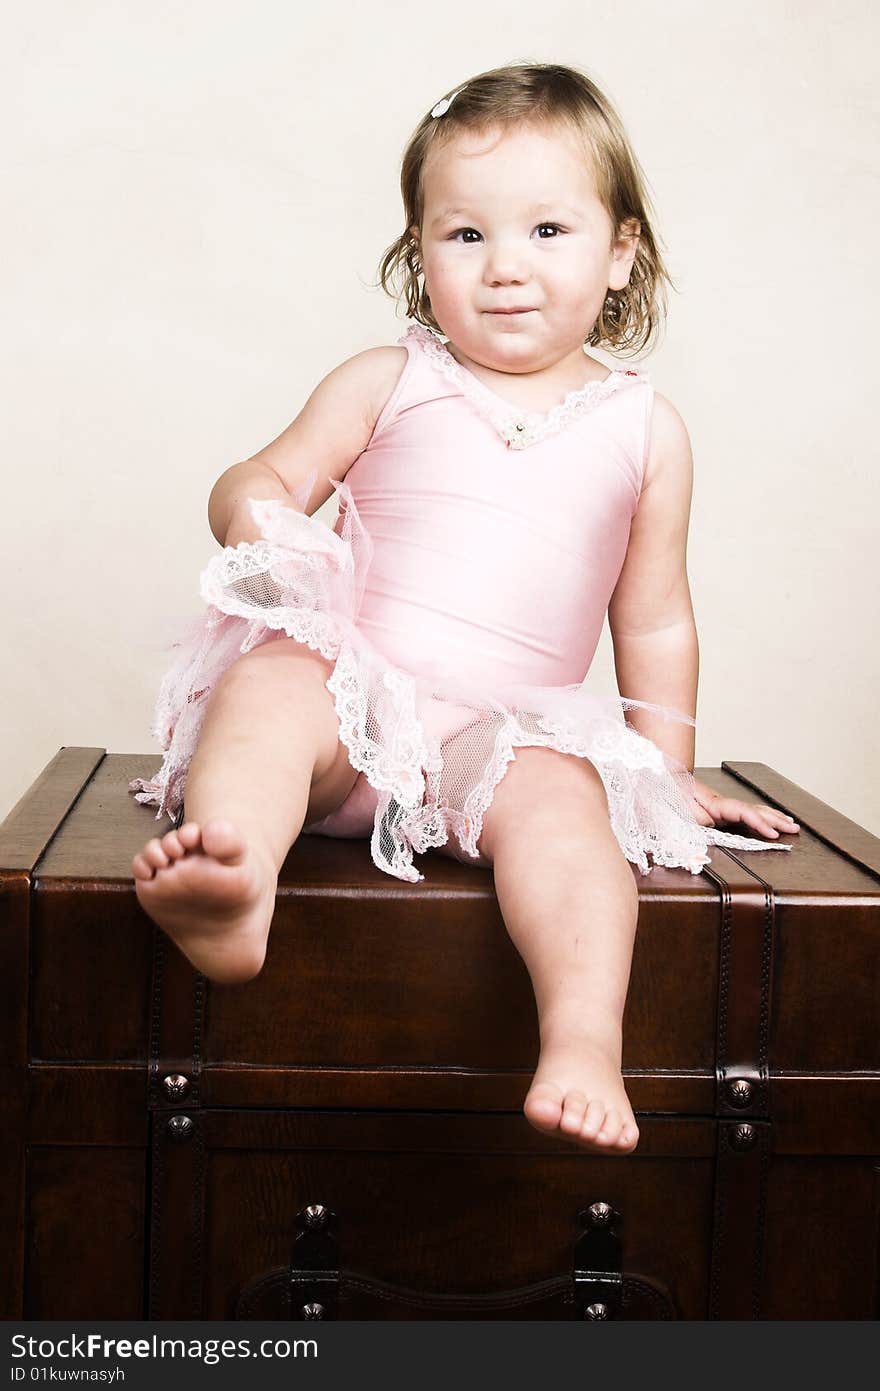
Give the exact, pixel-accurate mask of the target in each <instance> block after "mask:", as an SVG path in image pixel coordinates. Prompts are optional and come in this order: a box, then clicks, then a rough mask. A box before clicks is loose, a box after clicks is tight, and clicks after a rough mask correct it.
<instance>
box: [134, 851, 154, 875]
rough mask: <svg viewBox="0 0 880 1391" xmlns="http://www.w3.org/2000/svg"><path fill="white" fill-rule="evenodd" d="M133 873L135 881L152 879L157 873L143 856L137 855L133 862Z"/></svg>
mask: <svg viewBox="0 0 880 1391" xmlns="http://www.w3.org/2000/svg"><path fill="white" fill-rule="evenodd" d="M131 872H132V874H133V875H134V877H135V879H152V877H153V875H154V874H155V872H156V871H155V870H154V869H153V866H152V865H151V864H149V863H148V861H147V860H145V859H144V857H143V855H135V857H134V859H133V860H132V862H131Z"/></svg>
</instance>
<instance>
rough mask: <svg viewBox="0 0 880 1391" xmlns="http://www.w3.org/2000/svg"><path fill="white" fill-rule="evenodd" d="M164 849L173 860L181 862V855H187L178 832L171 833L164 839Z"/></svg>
mask: <svg viewBox="0 0 880 1391" xmlns="http://www.w3.org/2000/svg"><path fill="white" fill-rule="evenodd" d="M162 849H163V850H164V851H165V854H166V855H168V856H169V857H170V858H171V859H172V860H179V859H180V857H181V855H185V854H186V850H185V849H184V847H183V845H182V844H181V842H180V837H179V835H178V834H177V832H176V831H169V832H168V834H167V836H163V837H162Z"/></svg>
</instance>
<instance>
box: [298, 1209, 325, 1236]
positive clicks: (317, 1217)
mask: <svg viewBox="0 0 880 1391" xmlns="http://www.w3.org/2000/svg"><path fill="white" fill-rule="evenodd" d="M303 1215H304V1216H305V1219H306V1226H307V1227H310V1228H311V1230H312V1231H320V1229H321V1228H322V1227H326V1225H327V1209H326V1208H325V1206H324V1204H323V1203H311V1204H310V1205H309V1207H307V1208H305V1209H304V1212H303Z"/></svg>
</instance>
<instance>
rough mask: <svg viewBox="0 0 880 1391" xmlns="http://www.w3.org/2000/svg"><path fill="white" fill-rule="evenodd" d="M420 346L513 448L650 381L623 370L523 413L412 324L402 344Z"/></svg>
mask: <svg viewBox="0 0 880 1391" xmlns="http://www.w3.org/2000/svg"><path fill="white" fill-rule="evenodd" d="M408 339H409V340H412V341H414V342H416V343H418V344H419V346H420V347H421V348H422V349H423V351H424V352H425V354H426V356H427V357H428V358H429V359H430V361H431V362H432V363H433V364H434V366H435V367H436V368H437V369H438V371H440V372H442V374H443V376H444V377H446V378H448V380H449V381H451V382H454V383H455V385H456V386H457V387H458V388H459V390H460V391H461V393H462V395H463V396H466V397H467V398H468V400H469V401H470V402H471V404H472V405H473V406H474V407H475V408H476V409H477V411H478V412H479V413H480V415H482V416H483V418H484V419H485V420H488V422H489V423H490V425H492V426H493V427H494V428H495V430H497V432H498V434H499V435H500V436H501V438H502V439H503V440H504V441H505V443H506V444H507V447H508V448H509V449H527V448H528V447H529V445H532V444H537V443H538V441H539V440H543V439H547V438H548V436H550V435H555V434H558V432H559V431H560V430H563V429H565V427H566V426H567V425H569V424H570V423H571V422H572V421H573V420H576V419H578V418H579V417H580V416H582V415H586V414H587V412H589V411H591V410H593V409H594V408H595V407H596V406H598V405H599V404H600V403H601V402H602V401H605V400H607V399H608V397H609V396H612V395H614V393H615V392H617V391H619V390H620V389H621V387H626V386H632V385H635V384H636V383H639V382H641V383H645V382H648V380H649V378H648V376H647V374H646V373H644V372H632V371H619V370H616V369H612V371H611V374H610V375H609V376H607V377H606V378H605V379H604V380H603V381H600V382H587V383H586V385H585V386H582V387H575V389H574V390H573V391H569V393H568V395H567V396H566V397H565V399H564V400H562V401H560V402H559V403H558V404H557V405H555V406H553V408H552V409H551V410H549V411H525V410H519V409H517V407H516V406H514V405H512V404H511V403H510V402H509V401H504V400H503V399H502V398H501V397H500V396H496V395H495V393H494V391H490V389H489V387H487V386H484V385H483V383H482V382H481V381H480V380H479V378H477V377H475V376H474V374H473V372H469V371H468V369H467V368H466V367H462V365H461V363H460V362H458V361H457V360H456V359H455V358H454V357H453V356H452V353H451V352H450V351H449V349H448V348H447V346H446V344H445V343H444V342H443V340H442V338H440V337H439V335H438V334H436V333H435V332H434V331H433V330H432V329H429V328H426V327H425V325H424V324H419V323H413V324H410V326H409V328H408V329H407V331H406V333H404V334H403V336H402V337H401V338H398V340H397V341H398V343H399V344H405V343H406V341H407V340H408Z"/></svg>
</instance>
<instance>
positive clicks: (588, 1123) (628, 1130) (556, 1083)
mask: <svg viewBox="0 0 880 1391" xmlns="http://www.w3.org/2000/svg"><path fill="white" fill-rule="evenodd" d="M523 1114H524V1115H525V1118H526V1120H527V1121H528V1122H529V1123H530V1124H531V1125H533V1126H534V1127H535V1129H536V1130H540V1131H543V1133H544V1134H547V1135H553V1136H554V1137H556V1138H558V1139H563V1140H571V1141H572V1142H573V1143H574V1144H576V1145H579V1146H581V1147H582V1148H583V1149H588V1150H592V1151H593V1152H595V1153H600V1154H632V1152H633V1150H634V1149H635V1148H636V1146H637V1144H638V1142H639V1128H638V1126H637V1125H636V1120H635V1116H634V1115H633V1111H632V1107H631V1106H630V1104H629V1101H628V1099H627V1095H626V1091H625V1089H624V1085H623V1078H622V1077H621V1074H620V1068H619V1067H618V1065H617V1062H616V1061H615V1059H614V1057H613V1055H612V1054H611V1053H609V1052H607V1051H606V1050H605V1049H603V1048H601V1047H597V1046H596V1045H595V1044H593V1043H590V1042H585V1041H583V1040H582V1041H579V1042H578V1041H575V1040H568V1041H567V1042H566V1043H564V1044H561V1045H557V1046H555V1047H550V1046H545V1047H543V1048H542V1049H541V1058H540V1061H539V1063H538V1069H537V1071H536V1073H535V1076H534V1079H533V1081H532V1085H531V1087H530V1088H529V1093H528V1096H527V1097H526V1099H525V1103H524V1105H523Z"/></svg>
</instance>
